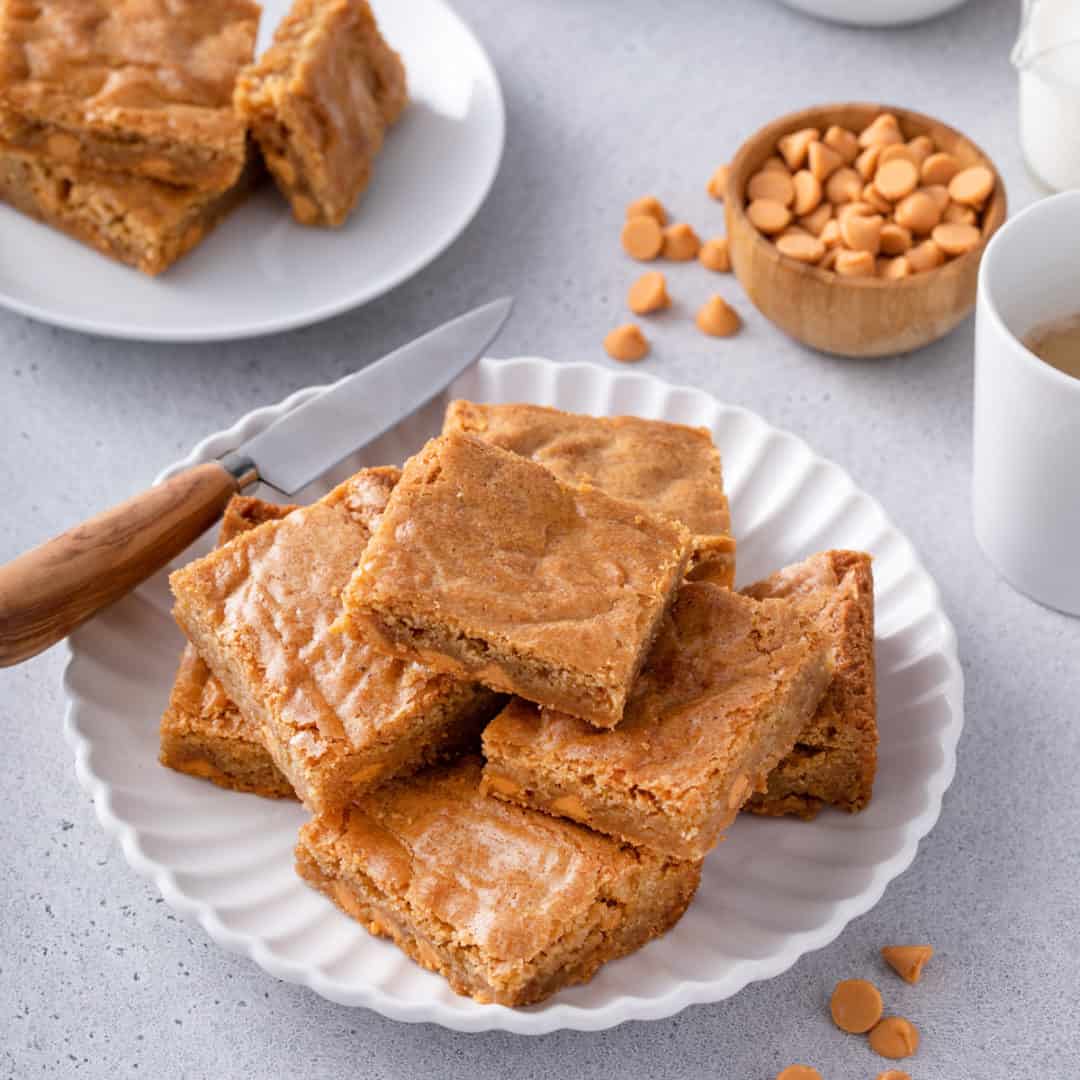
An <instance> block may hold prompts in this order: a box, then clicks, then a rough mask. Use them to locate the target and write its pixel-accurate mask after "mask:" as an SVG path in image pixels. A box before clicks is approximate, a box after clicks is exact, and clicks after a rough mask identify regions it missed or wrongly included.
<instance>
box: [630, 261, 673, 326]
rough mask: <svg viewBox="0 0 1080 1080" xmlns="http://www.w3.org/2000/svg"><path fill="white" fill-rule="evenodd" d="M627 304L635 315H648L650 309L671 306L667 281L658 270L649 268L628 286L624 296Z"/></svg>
mask: <svg viewBox="0 0 1080 1080" xmlns="http://www.w3.org/2000/svg"><path fill="white" fill-rule="evenodd" d="M626 303H627V306H628V307H629V308H630V310H631V311H632V312H633V313H634V314H635V315H648V314H649V312H651V311H662V310H663V309H664V308H666V307H670V306H671V297H670V296H668V291H667V282H666V281H665V280H664V275H663V274H661V273H660V271H659V270H650V271H649V272H648V273H647V274H642V275H641V277H639V278H638V279H637V281H635V282H634V284H633V285H631V286H630V292H629V294H628V295H627V297H626Z"/></svg>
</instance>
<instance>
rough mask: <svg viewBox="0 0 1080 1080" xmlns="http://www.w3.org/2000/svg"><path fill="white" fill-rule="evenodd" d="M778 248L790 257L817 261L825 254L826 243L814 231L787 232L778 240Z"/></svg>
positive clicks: (811, 261) (812, 261)
mask: <svg viewBox="0 0 1080 1080" xmlns="http://www.w3.org/2000/svg"><path fill="white" fill-rule="evenodd" d="M776 248H777V250H778V251H779V252H780V253H781V254H782V255H786V256H787V257H788V258H789V259H797V260H798V261H799V262H804V263H816V262H818V261H819V260H820V259H821V258H822V257H823V256H824V255H825V244H824V243H823V242H822V240H821V238H820V237H817V236H814V235H813V233H787V234H786V235H784V236H781V237H779V238H778V239H777V241H776Z"/></svg>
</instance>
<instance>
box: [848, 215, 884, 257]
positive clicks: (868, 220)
mask: <svg viewBox="0 0 1080 1080" xmlns="http://www.w3.org/2000/svg"><path fill="white" fill-rule="evenodd" d="M884 224H885V219H884V218H883V217H882V216H881V215H880V214H873V215H872V216H870V217H864V216H863V215H862V214H846V215H845V216H844V219H843V221H841V222H840V238H841V239H842V240H843V241H844V244H845V245H846V246H847V247H848V248H849V249H850V250H851V251H868V252H870V254H871V255H876V254H877V253H878V252H879V251H880V250H881V229H882V226H883V225H884Z"/></svg>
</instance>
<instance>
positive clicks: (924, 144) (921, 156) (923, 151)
mask: <svg viewBox="0 0 1080 1080" xmlns="http://www.w3.org/2000/svg"><path fill="white" fill-rule="evenodd" d="M907 145H908V149H909V150H910V151H911V152H912V154H913V155H914V160H915V164H916V165H918V166H919V167H920V168H921V167H922V163H923V162H924V161H925V160H926V159H927V158H928V157H929V156H930V155H931V154H932V153H933V152H934V151H935V150H936V149H937V147H936V145H935V143H934V140H933V139H931V138H930V136H929V135H916V136H915V138H914V139H911V140H910V141H909V142H908V144H907Z"/></svg>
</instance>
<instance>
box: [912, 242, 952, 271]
mask: <svg viewBox="0 0 1080 1080" xmlns="http://www.w3.org/2000/svg"><path fill="white" fill-rule="evenodd" d="M904 257H905V258H906V259H907V261H908V265H909V266H910V267H911V269H912V270H914V271H915V273H916V274H922V273H925V272H926V271H927V270H935V269H937V267H939V266H941V264H942V263H943V262H945V252H944V251H942V250H941V248H939V247H938V246H937V244H936V243H934V241H933V240H924V241H923V242H922V243H921V244H917V245H916V246H915V247H913V248H911V249H910V250H909V251H908V252H907V254H906V255H905V256H904Z"/></svg>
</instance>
